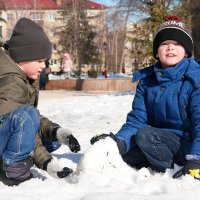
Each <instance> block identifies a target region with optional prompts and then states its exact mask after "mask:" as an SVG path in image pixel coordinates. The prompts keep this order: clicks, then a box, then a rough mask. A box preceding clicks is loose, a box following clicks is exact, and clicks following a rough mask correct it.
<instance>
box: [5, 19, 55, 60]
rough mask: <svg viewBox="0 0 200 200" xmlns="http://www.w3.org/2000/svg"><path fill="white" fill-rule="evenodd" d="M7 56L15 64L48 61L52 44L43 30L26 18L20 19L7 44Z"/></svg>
mask: <svg viewBox="0 0 200 200" xmlns="http://www.w3.org/2000/svg"><path fill="white" fill-rule="evenodd" d="M8 46H9V47H8V54H9V55H10V57H11V58H12V59H13V60H14V61H15V62H16V63H18V62H22V61H34V60H40V59H45V58H46V59H50V58H51V55H52V44H51V42H50V41H49V38H48V37H47V35H46V34H45V32H44V30H43V28H42V27H41V26H40V25H38V24H37V23H35V22H33V21H31V20H30V19H27V18H21V19H20V20H19V21H18V22H17V23H16V25H15V27H14V29H13V33H12V36H11V38H10V40H9V42H8Z"/></svg>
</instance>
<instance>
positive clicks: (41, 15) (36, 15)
mask: <svg viewBox="0 0 200 200" xmlns="http://www.w3.org/2000/svg"><path fill="white" fill-rule="evenodd" d="M30 17H31V19H32V20H33V21H36V20H43V19H44V13H40V12H33V13H30Z"/></svg>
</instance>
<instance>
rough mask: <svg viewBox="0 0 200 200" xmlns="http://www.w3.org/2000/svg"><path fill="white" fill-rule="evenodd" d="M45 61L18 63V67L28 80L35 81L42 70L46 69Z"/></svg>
mask: <svg viewBox="0 0 200 200" xmlns="http://www.w3.org/2000/svg"><path fill="white" fill-rule="evenodd" d="M45 60H46V59H42V60H35V61H24V62H20V63H18V65H19V66H20V67H21V69H22V70H23V71H24V73H25V74H26V75H27V76H28V77H29V78H30V79H33V80H36V79H37V78H38V77H39V76H40V74H41V72H42V70H43V69H44V68H45V67H46V66H45Z"/></svg>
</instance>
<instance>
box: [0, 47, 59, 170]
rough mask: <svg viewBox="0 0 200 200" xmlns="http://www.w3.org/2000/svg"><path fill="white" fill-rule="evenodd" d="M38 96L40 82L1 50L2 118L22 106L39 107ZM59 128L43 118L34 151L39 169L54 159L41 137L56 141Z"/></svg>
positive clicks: (0, 91) (0, 99)
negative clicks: (31, 78) (56, 130)
mask: <svg viewBox="0 0 200 200" xmlns="http://www.w3.org/2000/svg"><path fill="white" fill-rule="evenodd" d="M38 96H39V80H35V81H33V80H30V79H28V77H27V76H26V75H25V73H24V72H23V71H22V70H21V69H20V67H19V66H18V65H17V64H16V63H15V62H14V61H13V60H12V59H11V58H10V57H9V55H8V54H7V53H6V51H4V50H3V49H2V48H0V116H1V115H6V114H9V113H11V112H13V111H14V110H15V109H16V108H17V107H19V106H22V105H30V106H34V107H37V104H38ZM58 126H59V125H58V124H55V123H53V122H51V121H50V120H48V119H47V118H45V117H43V116H41V120H40V131H39V133H38V134H37V136H36V145H35V150H34V160H35V164H36V166H37V167H39V168H43V163H44V162H45V161H46V160H48V159H50V158H52V157H51V155H50V154H49V152H48V151H47V150H46V149H45V147H44V146H43V145H42V141H41V135H42V136H43V137H45V138H47V139H50V140H52V139H53V140H56V139H55V138H53V134H52V132H53V130H54V129H55V128H57V127H58ZM54 135H55V134H54Z"/></svg>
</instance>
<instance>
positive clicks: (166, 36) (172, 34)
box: [153, 16, 193, 59]
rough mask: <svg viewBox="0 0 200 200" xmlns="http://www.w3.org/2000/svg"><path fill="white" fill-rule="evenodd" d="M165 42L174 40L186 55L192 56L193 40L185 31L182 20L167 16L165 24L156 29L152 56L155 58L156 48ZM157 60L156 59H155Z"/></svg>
mask: <svg viewBox="0 0 200 200" xmlns="http://www.w3.org/2000/svg"><path fill="white" fill-rule="evenodd" d="M166 40H175V41H177V42H179V43H180V44H182V45H183V46H184V48H185V50H186V52H187V53H188V57H191V56H192V52H193V40H192V36H191V34H190V31H189V30H188V29H187V27H186V26H185V24H184V23H183V20H182V19H181V18H180V17H178V16H167V17H166V18H165V22H164V23H162V24H161V25H160V26H159V27H158V31H157V33H156V35H155V38H154V41H153V56H154V58H156V54H157V52H158V47H159V46H160V44H161V43H162V42H164V41H166ZM156 59H158V58H156Z"/></svg>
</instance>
